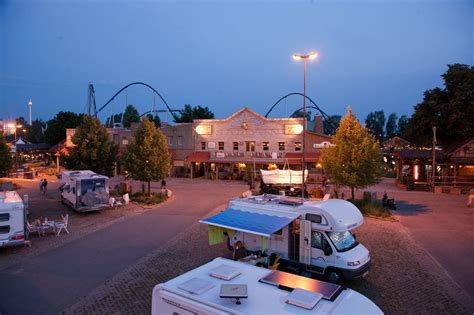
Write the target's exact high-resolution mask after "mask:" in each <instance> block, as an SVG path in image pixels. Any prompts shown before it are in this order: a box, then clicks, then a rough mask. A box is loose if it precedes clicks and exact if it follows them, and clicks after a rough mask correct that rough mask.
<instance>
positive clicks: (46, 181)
mask: <svg viewBox="0 0 474 315" xmlns="http://www.w3.org/2000/svg"><path fill="white" fill-rule="evenodd" d="M46 187H48V180H47V179H46V178H45V179H44V181H43V195H45V194H46Z"/></svg>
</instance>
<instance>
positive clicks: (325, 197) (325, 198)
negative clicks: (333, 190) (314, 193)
mask: <svg viewBox="0 0 474 315" xmlns="http://www.w3.org/2000/svg"><path fill="white" fill-rule="evenodd" d="M330 198H331V194H325V195H324V197H323V201H326V200H328V199H330Z"/></svg>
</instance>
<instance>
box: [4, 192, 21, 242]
mask: <svg viewBox="0 0 474 315" xmlns="http://www.w3.org/2000/svg"><path fill="white" fill-rule="evenodd" d="M25 220H26V213H25V205H24V204H23V200H22V199H21V197H20V195H18V193H17V192H16V191H5V192H0V247H6V246H16V245H23V244H25Z"/></svg>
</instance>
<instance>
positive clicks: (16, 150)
mask: <svg viewBox="0 0 474 315" xmlns="http://www.w3.org/2000/svg"><path fill="white" fill-rule="evenodd" d="M8 127H9V128H10V129H13V131H14V134H15V141H14V143H15V167H16V168H18V146H17V144H16V130H17V129H18V128H23V125H15V124H8ZM23 131H26V130H25V129H23Z"/></svg>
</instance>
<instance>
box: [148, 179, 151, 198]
mask: <svg viewBox="0 0 474 315" xmlns="http://www.w3.org/2000/svg"><path fill="white" fill-rule="evenodd" d="M150 195H151V194H150V181H148V196H150Z"/></svg>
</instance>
